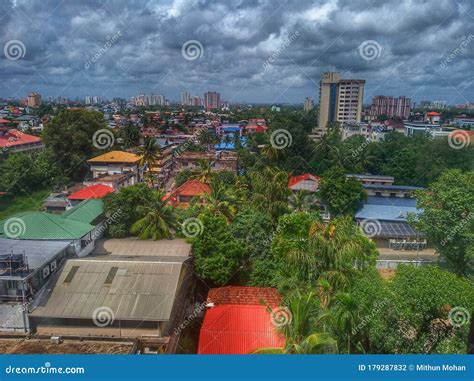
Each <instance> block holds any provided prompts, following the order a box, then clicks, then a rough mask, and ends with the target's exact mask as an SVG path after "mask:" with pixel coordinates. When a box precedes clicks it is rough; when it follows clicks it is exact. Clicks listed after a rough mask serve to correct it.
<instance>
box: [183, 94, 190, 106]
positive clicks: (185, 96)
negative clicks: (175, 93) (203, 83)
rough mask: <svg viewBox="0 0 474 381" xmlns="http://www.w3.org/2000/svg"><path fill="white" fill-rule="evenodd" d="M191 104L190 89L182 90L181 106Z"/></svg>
mask: <svg viewBox="0 0 474 381" xmlns="http://www.w3.org/2000/svg"><path fill="white" fill-rule="evenodd" d="M190 105H191V94H190V93H189V92H188V91H182V92H181V106H190Z"/></svg>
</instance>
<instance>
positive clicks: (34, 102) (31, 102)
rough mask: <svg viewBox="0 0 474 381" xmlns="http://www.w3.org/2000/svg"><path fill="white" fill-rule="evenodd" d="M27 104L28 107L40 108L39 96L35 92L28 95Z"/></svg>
mask: <svg viewBox="0 0 474 381" xmlns="http://www.w3.org/2000/svg"><path fill="white" fill-rule="evenodd" d="M27 104H28V106H29V107H39V106H41V95H40V94H38V93H36V92H32V93H31V94H29V95H28V99H27Z"/></svg>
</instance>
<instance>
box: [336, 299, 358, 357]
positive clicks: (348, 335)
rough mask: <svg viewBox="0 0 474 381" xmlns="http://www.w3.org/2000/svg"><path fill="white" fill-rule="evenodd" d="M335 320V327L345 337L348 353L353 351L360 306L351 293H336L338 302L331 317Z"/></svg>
mask: <svg viewBox="0 0 474 381" xmlns="http://www.w3.org/2000/svg"><path fill="white" fill-rule="evenodd" d="M330 319H331V320H333V321H334V327H335V329H336V330H337V331H338V332H341V334H342V336H343V337H345V341H346V345H347V353H348V354H349V353H351V348H352V347H353V346H354V345H355V344H356V343H353V336H354V333H355V329H356V327H357V325H358V323H359V317H358V308H357V303H356V301H355V299H354V298H353V297H352V295H351V294H349V293H346V292H343V293H339V294H337V295H336V304H335V307H334V310H333V314H332V316H331V317H330Z"/></svg>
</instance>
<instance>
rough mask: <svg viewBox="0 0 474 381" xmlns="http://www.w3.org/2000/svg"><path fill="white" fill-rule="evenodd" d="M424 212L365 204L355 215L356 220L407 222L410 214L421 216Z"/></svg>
mask: <svg viewBox="0 0 474 381" xmlns="http://www.w3.org/2000/svg"><path fill="white" fill-rule="evenodd" d="M421 212H422V211H421V210H420V209H417V208H415V207H409V206H393V205H372V204H365V205H364V206H363V207H362V208H361V209H360V210H359V211H358V212H357V213H356V215H355V218H356V219H371V220H382V221H406V219H407V215H408V213H416V214H419V213H421Z"/></svg>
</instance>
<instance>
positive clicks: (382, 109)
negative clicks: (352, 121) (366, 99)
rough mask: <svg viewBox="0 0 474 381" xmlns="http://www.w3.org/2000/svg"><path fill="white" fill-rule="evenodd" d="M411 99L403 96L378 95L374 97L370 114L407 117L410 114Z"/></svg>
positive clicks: (372, 115) (373, 115) (374, 115)
mask: <svg viewBox="0 0 474 381" xmlns="http://www.w3.org/2000/svg"><path fill="white" fill-rule="evenodd" d="M410 111H411V99H410V98H407V97H404V96H401V97H398V98H394V97H386V96H383V95H378V96H376V97H374V98H373V100H372V105H371V106H370V110H369V116H371V117H378V116H380V115H386V116H388V117H390V118H391V117H394V116H396V117H399V118H402V119H406V118H408V117H409V116H410Z"/></svg>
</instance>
